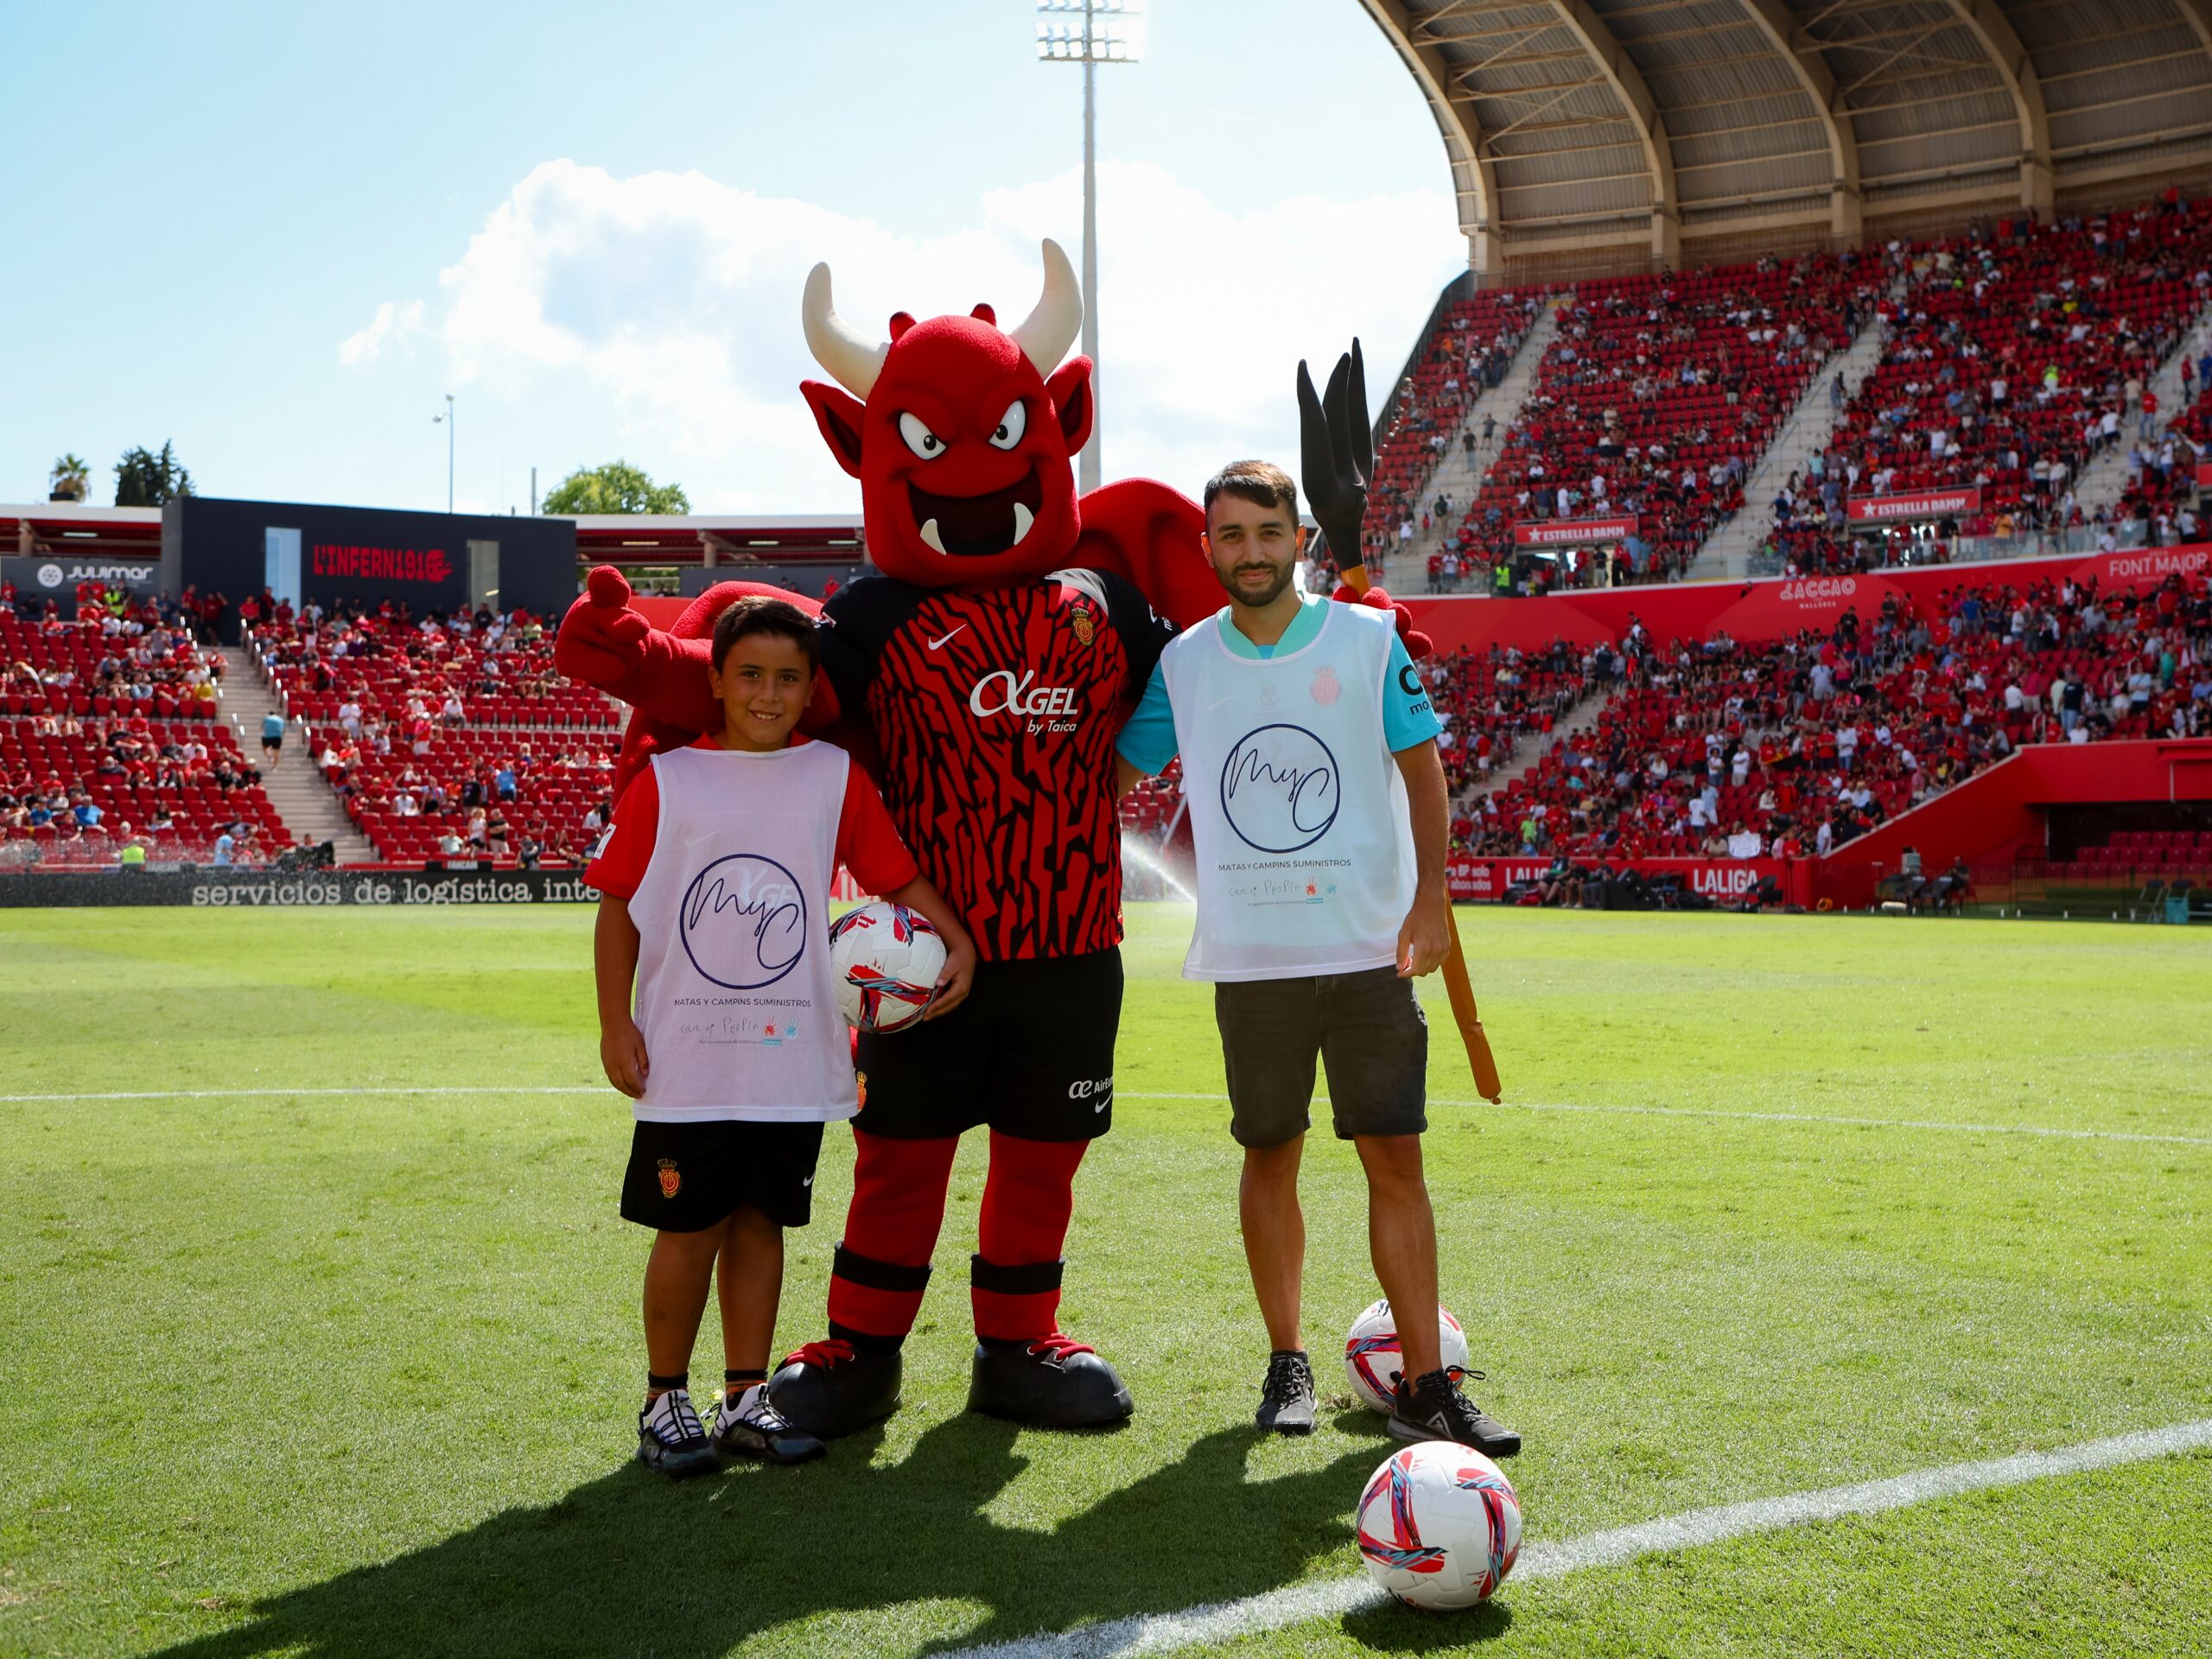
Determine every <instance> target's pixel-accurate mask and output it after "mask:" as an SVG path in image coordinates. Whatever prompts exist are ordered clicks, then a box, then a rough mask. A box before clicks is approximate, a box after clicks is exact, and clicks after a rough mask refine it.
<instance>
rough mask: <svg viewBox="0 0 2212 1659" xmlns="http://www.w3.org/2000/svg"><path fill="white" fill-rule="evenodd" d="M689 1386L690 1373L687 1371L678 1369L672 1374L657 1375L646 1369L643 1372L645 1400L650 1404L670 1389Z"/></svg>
mask: <svg viewBox="0 0 2212 1659" xmlns="http://www.w3.org/2000/svg"><path fill="white" fill-rule="evenodd" d="M690 1386H691V1373H690V1372H689V1371H678V1372H677V1374H676V1375H675V1376H656V1375H655V1374H654V1373H653V1372H652V1371H647V1372H646V1373H645V1402H646V1403H647V1404H648V1405H650V1404H651V1403H652V1402H654V1401H656V1400H658V1399H659V1398H660V1397H661V1395H664V1394H666V1393H668V1392H669V1391H670V1390H671V1389H688V1388H690Z"/></svg>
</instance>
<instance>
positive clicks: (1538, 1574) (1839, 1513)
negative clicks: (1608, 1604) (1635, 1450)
mask: <svg viewBox="0 0 2212 1659" xmlns="http://www.w3.org/2000/svg"><path fill="white" fill-rule="evenodd" d="M2205 1446H2212V1419H2206V1420H2204V1421H2199V1422H2193V1423H2176V1424H2173V1425H2172V1426H2171V1427H2166V1428H2152V1429H2144V1430H2141V1431H2140V1432H2139V1433H2133V1434H2116V1435H2114V1436H2113V1437H2112V1438H2111V1439H2109V1440H2088V1441H2086V1442H2084V1443H2083V1444H2082V1445H2080V1446H2064V1447H2062V1448H2060V1449H2059V1450H2058V1451H2056V1452H2020V1453H2018V1455H2017V1456H2014V1457H2009V1458H1993V1459H1989V1460H1987V1461H1986V1462H1982V1463H1954V1464H1949V1465H1945V1466H1943V1467H1942V1468H1937V1469H1922V1470H1916V1471H1914V1472H1913V1473H1911V1474H1905V1475H1893V1476H1891V1477H1890V1478H1888V1479H1886V1480H1869V1481H1862V1482H1860V1483H1859V1484H1857V1485H1853V1486H1830V1487H1827V1488H1824V1489H1822V1490H1821V1491H1810V1492H1788V1493H1784V1494H1783V1495H1781V1496H1780V1497H1761V1498H1754V1499H1752V1500H1751V1502H1749V1503H1727V1504H1723V1505H1721V1506H1720V1507H1719V1508H1717V1509H1709V1510H1689V1511H1688V1512H1687V1513H1685V1514H1681V1515H1676V1516H1662V1517H1661V1518H1660V1519H1658V1520H1656V1521H1645V1522H1639V1523H1638V1524H1637V1525H1635V1526H1632V1527H1616V1528H1613V1529H1611V1530H1610V1531H1606V1532H1590V1533H1584V1534H1582V1535H1580V1536H1579V1537H1573V1538H1564V1539H1561V1540H1560V1541H1558V1542H1557V1543H1550V1542H1546V1541H1541V1540H1540V1541H1535V1542H1532V1543H1529V1544H1525V1545H1523V1546H1522V1550H1521V1558H1520V1560H1518V1561H1517V1562H1516V1564H1515V1566H1514V1568H1513V1575H1512V1577H1510V1579H1508V1580H1506V1586H1507V1588H1508V1589H1510V1588H1511V1587H1512V1586H1514V1585H1516V1584H1518V1583H1521V1582H1522V1581H1524V1580H1529V1579H1551V1578H1558V1577H1560V1576H1562V1575H1563V1574H1566V1573H1580V1572H1583V1571H1585V1570H1586V1569H1587V1568H1590V1567H1618V1566H1621V1565H1623V1564H1624V1563H1625V1562H1629V1561H1632V1560H1637V1558H1638V1557H1639V1556H1643V1555H1652V1554H1659V1553H1661V1552H1662V1551H1666V1550H1675V1549H1696V1548H1702V1547H1703V1546H1705V1545H1707V1544H1717V1543H1723V1542H1726V1541H1727V1540H1729V1539H1732V1538H1743V1537H1747V1536H1749V1535H1751V1534H1754V1533H1763V1532H1777V1531H1781V1530H1783V1529H1787V1528H1791V1527H1802V1526H1809V1525H1811V1524H1812V1523H1814V1522H1820V1521H1835V1520H1840V1519H1842V1518H1843V1517H1844V1516H1853V1515H1880V1514H1882V1513H1883V1512H1885V1510H1902V1509H1905V1508H1908V1507H1910V1506H1911V1505H1914V1504H1919V1503H1933V1502H1935V1501H1936V1500H1937V1499H1939V1498H1946V1497H1959V1496H1961V1494H1963V1493H1967V1492H1981V1491H1993V1490H1995V1489H1997V1488H1999V1487H2005V1486H2018V1485H2021V1484H2024V1483H2026V1482H2028V1481H2031V1480H2047V1479H2050V1478H2054V1477H2056V1476H2060V1475H2078V1474H2084V1473H2087V1472H2088V1471H2091V1470H2094V1469H2110V1468H2113V1467H2114V1466H2116V1465H2120V1464H2128V1463H2141V1462H2144V1461H2145V1460H2146V1459H2151V1458H2163V1457H2168V1456H2171V1455H2172V1454H2173V1453H2175V1452H2191V1451H2196V1450H2197V1449H2198V1448H2200V1447H2205ZM1388 1600H1389V1598H1388V1597H1387V1596H1386V1595H1385V1594H1384V1593H1383V1591H1382V1590H1381V1589H1380V1588H1378V1587H1377V1586H1376V1585H1375V1584H1373V1583H1372V1582H1371V1581H1370V1580H1367V1579H1366V1578H1364V1577H1362V1578H1357V1579H1332V1580H1326V1581H1325V1582H1323V1583H1319V1584H1301V1585H1294V1586H1290V1587H1289V1588H1287V1589H1282V1590H1270V1591H1268V1592H1266V1593H1265V1594H1262V1595H1257V1596H1246V1597H1245V1598H1243V1599H1242V1600H1239V1601H1221V1602H1213V1603H1211V1604H1209V1605H1205V1606H1199V1607H1187V1608H1185V1609H1184V1610H1183V1611H1181V1612H1176V1613H1139V1614H1135V1615H1132V1616H1131V1617H1129V1618H1116V1619H1109V1620H1108V1621H1106V1622H1104V1623H1103V1624H1087V1625H1084V1626H1083V1627H1081V1628H1080V1629H1077V1630H1064V1631H1057V1632H1043V1633H1040V1634H1039V1635H1036V1636H1028V1637H1015V1638H1014V1640H1012V1641H1008V1642H995V1643H988V1644H985V1645H983V1646H980V1647H972V1648H962V1649H957V1651H955V1652H952V1653H950V1654H946V1655H944V1656H941V1659H1124V1656H1131V1655H1137V1654H1155V1653H1172V1652H1174V1651H1175V1650H1177V1649H1181V1648H1188V1647H1194V1646H1197V1645H1198V1644H1200V1643H1220V1642H1226V1641H1229V1640H1230V1639H1232V1638H1234V1637H1240V1636H1251V1635H1255V1634H1258V1633H1260V1632H1262V1631H1267V1630H1282V1629H1284V1628H1285V1627H1287V1626H1288V1625H1292V1624H1305V1623H1306V1622H1308V1621H1310V1620H1313V1619H1319V1618H1343V1617H1344V1615H1345V1614H1347V1613H1355V1612H1362V1611H1366V1610H1367V1609H1369V1608H1370V1607H1378V1606H1382V1605H1384V1604H1385V1603H1386V1602H1387V1601H1388Z"/></svg>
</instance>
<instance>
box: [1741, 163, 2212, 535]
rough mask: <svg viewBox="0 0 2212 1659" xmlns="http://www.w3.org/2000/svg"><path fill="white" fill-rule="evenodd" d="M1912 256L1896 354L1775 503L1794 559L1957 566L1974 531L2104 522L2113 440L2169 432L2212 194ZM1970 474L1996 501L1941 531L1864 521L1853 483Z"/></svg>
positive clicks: (1892, 347) (2207, 276) (2165, 529)
mask: <svg viewBox="0 0 2212 1659" xmlns="http://www.w3.org/2000/svg"><path fill="white" fill-rule="evenodd" d="M2208 302H2212V204H2207V203H2197V204H2195V205H2193V206H2192V205H2189V204H2178V205H2177V206H2175V207H2172V208H2171V209H2170V208H2168V207H2165V206H2164V205H2154V206H2145V207H2138V208H2134V209H2132V210H2130V211H2127V212H2123V213H2108V214H2099V215H2095V216H2093V217H2088V218H2082V219H2065V220H2062V221H2060V222H2059V223H2057V224H2055V225H2049V226H2046V225H2040V224H2037V223H2036V222H2034V221H2032V220H2031V219H2026V218H2020V219H2009V220H2002V221H1999V223H1998V224H1997V225H1996V226H1994V227H1993V229H1990V230H1988V231H1986V232H1984V231H1979V230H1977V231H1974V232H1968V233H1967V234H1965V235H1962V236H1960V237H1956V238H1948V239H1945V240H1941V241H1936V242H1930V243H1925V244H1922V245H1916V247H1915V248H1914V249H1913V250H1912V251H1911V256H1910V280H1909V282H1908V284H1907V286H1906V289H1905V291H1904V295H1903V296H1902V298H1900V299H1898V300H1897V301H1895V302H1891V301H1888V300H1885V301H1884V302H1881V304H1880V306H1879V312H1880V315H1881V316H1882V319H1883V327H1884V329H1885V334H1886V335H1887V340H1886V342H1885V347H1884V350H1883V354H1882V360H1881V361H1880V363H1879V364H1878V365H1877V367H1876V369H1875V371H1874V372H1873V373H1872V375H1870V376H1869V377H1868V378H1867V379H1866V382H1865V383H1864V384H1863V385H1861V386H1860V388H1859V392H1858V394H1857V395H1856V396H1855V397H1853V398H1852V400H1851V401H1850V403H1849V404H1848V406H1847V409H1846V410H1845V414H1844V418H1843V420H1842V422H1841V423H1840V425H1839V427H1838V429H1837V430H1836V433H1835V435H1834V439H1833V441H1832V442H1831V444H1830V447H1829V448H1828V450H1827V453H1825V454H1821V455H1819V456H1815V458H1814V461H1813V462H1812V463H1811V465H1810V466H1809V467H1808V472H1807V476H1805V477H1803V478H1802V479H1793V480H1790V482H1789V485H1787V486H1785V487H1784V490H1783V493H1782V494H1781V495H1780V496H1779V497H1778V498H1777V500H1776V501H1775V502H1774V504H1773V506H1772V512H1773V516H1774V530H1773V536H1772V542H1771V553H1772V556H1773V557H1774V559H1775V560H1776V562H1777V563H1779V565H1780V567H1781V568H1782V569H1783V573H1784V574H1805V575H1826V574H1831V573H1834V572H1838V571H1841V570H1856V569H1871V568H1873V567H1875V566H1877V565H1879V564H1882V563H1907V562H1923V561H1932V562H1938V563H1940V562H1942V561H1943V560H1944V559H1945V558H1947V557H1948V542H1949V540H1950V539H1951V538H1952V537H1958V536H1961V535H1963V536H1969V537H2013V536H2015V535H2017V534H2019V533H2021V532H2023V531H2037V530H2048V529H2063V528H2080V527H2085V526H2090V525H2102V524H2104V523H2105V522H2106V520H2107V518H2109V517H2111V516H2112V515H2111V514H2110V513H2108V512H2107V509H2106V504H2104V503H2097V504H2094V505H2091V504H2087V503H2084V502H2083V501H2082V499H2079V497H2078V496H2077V495H2076V493H2075V488H2074V486H2075V482H2076V481H2078V480H2079V479H2080V478H2081V475H2082V471H2083V469H2084V468H2085V467H2087V466H2088V463H2089V461H2091V460H2092V459H2093V458H2094V456H2095V455H2097V454H2099V453H2101V452H2102V451H2103V450H2106V449H2108V448H2113V447H2114V446H2120V447H2123V448H2125V447H2126V446H2128V445H2130V444H2145V443H2154V442H2156V440H2157V438H2158V431H2157V417H2158V410H2156V409H2155V407H2152V406H2149V405H2147V404H2146V402H2145V397H2146V391H2145V388H2146V385H2147V383H2148V382H2149V380H2150V378H2151V377H2152V372H2154V371H2155V369H2156V368H2157V366H2158V365H2159V364H2160V363H2161V362H2162V361H2163V360H2164V359H2165V358H2166V357H2167V356H2168V355H2169V354H2170V353H2171V352H2172V350H2173V349H2174V347H2175V346H2177V344H2178V343H2179V342H2180V341H2181V340H2182V339H2183V335H2184V334H2185V333H2186V332H2187V330H2188V327H2189V326H2190V323H2191V322H2192V321H2194V320H2195V319H2196V317H2197V316H2198V315H2201V314H2202V312H2203V310H2204V308H2205V307H2206V305H2207V303H2208ZM1967 486H1971V487H1974V488H1977V489H1979V491H1980V509H1979V511H1978V512H1971V513H1966V514H1950V513H1947V514H1944V515H1942V523H1941V524H1940V526H1939V534H1938V537H1937V539H1936V542H1935V543H1933V544H1929V543H1925V542H1924V541H1923V542H1920V543H1916V541H1915V540H1914V539H1913V538H1912V537H1909V536H1905V535H1902V534H1892V535H1891V536H1889V537H1886V538H1881V537H1853V536H1850V535H1849V534H1847V519H1846V512H1847V501H1848V499H1850V498H1851V497H1852V496H1853V495H1861V494H1863V495H1875V496H1882V495H1904V494H1910V493H1915V492H1920V491H1929V490H1941V489H1948V488H1960V487H1967ZM2192 487H2193V486H2192ZM2129 516H2131V517H2132V516H2135V515H2134V514H2133V512H2132V510H2131V512H2130V513H2129ZM2141 517H2142V518H2143V520H2144V522H2145V536H2144V539H2145V540H2152V539H2155V540H2157V541H2160V542H2163V541H2165V540H2169V539H2171V534H2172V530H2173V527H2172V525H2171V524H2166V525H2163V526H2159V525H2154V524H2152V523H2151V522H2150V521H2151V520H2152V518H2154V517H2155V510H2154V511H2153V512H2151V513H2145V514H2143V515H2141ZM2117 539H2118V538H2117V537H2115V540H2117ZM1754 568H1755V569H1758V568H1761V567H1757V566H1755V567H1754Z"/></svg>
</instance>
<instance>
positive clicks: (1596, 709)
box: [1452, 691, 1613, 817]
mask: <svg viewBox="0 0 2212 1659" xmlns="http://www.w3.org/2000/svg"><path fill="white" fill-rule="evenodd" d="M1612 700H1613V694H1612V693H1611V692H1610V691H1607V692H1605V693H1603V694H1601V695H1599V696H1587V697H1585V698H1583V699H1582V701H1581V702H1578V703H1576V704H1575V705H1574V707H1573V708H1572V709H1568V710H1567V718H1566V719H1564V720H1562V721H1560V722H1559V723H1558V724H1557V725H1555V726H1554V727H1553V728H1551V730H1549V731H1548V732H1545V733H1543V734H1541V736H1537V737H1532V738H1530V739H1529V741H1528V742H1526V743H1524V744H1522V747H1521V752H1520V753H1518V754H1516V755H1515V756H1514V757H1513V759H1512V760H1509V761H1507V762H1506V763H1505V764H1504V765H1503V766H1500V767H1498V768H1497V770H1495V771H1494V772H1491V777H1490V781H1489V782H1488V783H1486V784H1471V785H1468V786H1467V787H1466V788H1465V789H1463V790H1461V791H1459V798H1458V799H1457V800H1455V801H1453V802H1452V811H1453V813H1454V815H1455V816H1459V817H1465V816H1466V814H1467V812H1468V810H1470V808H1471V804H1473V803H1474V802H1476V801H1478V800H1480V799H1481V798H1483V797H1484V795H1487V794H1493V793H1495V792H1497V791H1499V790H1502V789H1503V788H1505V787H1506V786H1507V785H1510V784H1511V783H1513V782H1514V781H1515V780H1516V779H1519V778H1521V777H1522V776H1523V775H1524V774H1526V773H1528V772H1533V771H1535V769H1536V766H1538V764H1539V763H1540V762H1541V761H1542V760H1543V758H1544V756H1545V755H1547V754H1548V753H1551V749H1552V746H1553V745H1554V744H1555V743H1565V742H1568V741H1572V740H1573V739H1574V738H1577V737H1580V735H1581V734H1583V733H1585V732H1586V731H1588V730H1589V729H1590V728H1592V727H1593V726H1595V725H1596V724H1597V723H1598V719H1599V715H1603V714H1604V713H1605V707H1606V705H1607V704H1608V703H1610V702H1612Z"/></svg>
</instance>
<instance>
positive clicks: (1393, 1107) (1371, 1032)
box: [1213, 968, 1428, 1147]
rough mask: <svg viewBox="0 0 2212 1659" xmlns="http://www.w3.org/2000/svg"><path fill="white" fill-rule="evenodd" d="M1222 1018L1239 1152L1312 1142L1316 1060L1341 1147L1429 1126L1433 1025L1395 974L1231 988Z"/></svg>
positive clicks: (1220, 1004)
mask: <svg viewBox="0 0 2212 1659" xmlns="http://www.w3.org/2000/svg"><path fill="white" fill-rule="evenodd" d="M1213 1012H1214V1020H1215V1022H1216V1023H1217V1024H1218V1025H1219V1026H1220V1027H1221V1058H1222V1061H1223V1064H1224V1065H1225V1066H1226V1068H1227V1070H1228V1072H1229V1107H1230V1122H1229V1131H1230V1134H1231V1135H1235V1136H1236V1140H1237V1142H1238V1144H1240V1145H1242V1146H1247V1147H1280V1146H1282V1145H1285V1144H1286V1143H1287V1142H1289V1141H1294V1140H1296V1139H1297V1138H1298V1137H1299V1136H1300V1135H1303V1134H1305V1133H1306V1130H1307V1128H1310V1127H1311V1126H1312V1122H1313V1119H1312V1116H1311V1115H1310V1109H1311V1108H1312V1106H1313V1062H1314V1059H1315V1058H1316V1057H1317V1056H1318V1057H1319V1058H1320V1059H1321V1061H1322V1063H1323V1064H1324V1065H1325V1066H1326V1067H1327V1069H1328V1077H1329V1101H1330V1104H1331V1106H1332V1109H1334V1112H1335V1116H1336V1130H1337V1138H1338V1140H1340V1141H1349V1140H1351V1138H1352V1136H1354V1135H1419V1134H1421V1131H1423V1130H1424V1129H1426V1128H1427V1127H1428V1116H1427V1102H1428V1019H1427V1015H1425V1014H1422V1013H1421V1002H1420V1001H1419V1000H1418V999H1417V998H1416V997H1415V996H1414V982H1413V981H1411V980H1410V979H1401V978H1399V977H1398V970H1397V969H1395V968H1369V969H1363V970H1362V971H1361V972H1358V973H1354V974H1321V975H1316V976H1307V977H1306V978H1302V979H1252V980H1235V981H1230V980H1224V981H1223V982H1220V983H1218V984H1217V985H1215V987H1214V988H1213Z"/></svg>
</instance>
